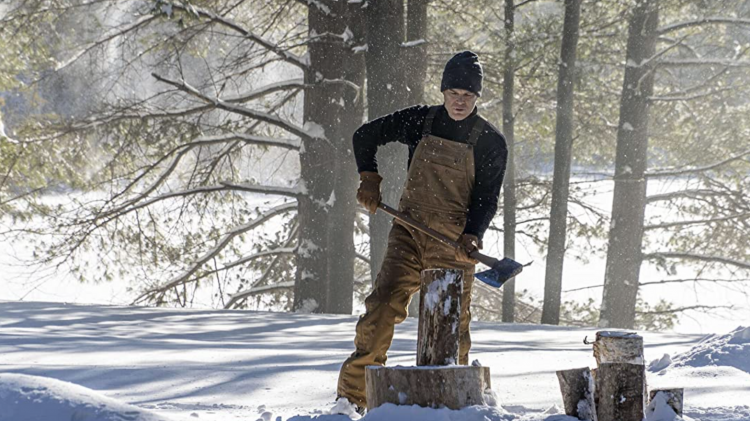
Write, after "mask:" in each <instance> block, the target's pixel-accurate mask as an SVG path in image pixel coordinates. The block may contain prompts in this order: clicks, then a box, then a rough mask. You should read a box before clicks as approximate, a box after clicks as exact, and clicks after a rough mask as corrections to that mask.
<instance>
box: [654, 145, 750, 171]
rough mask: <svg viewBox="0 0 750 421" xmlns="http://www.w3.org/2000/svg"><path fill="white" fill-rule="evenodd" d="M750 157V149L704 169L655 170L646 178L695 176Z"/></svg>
mask: <svg viewBox="0 0 750 421" xmlns="http://www.w3.org/2000/svg"><path fill="white" fill-rule="evenodd" d="M748 155H750V149H748V150H746V151H744V152H740V153H739V154H737V155H734V156H730V157H729V158H727V159H725V160H723V161H719V162H716V163H713V164H710V165H706V166H704V167H696V168H687V169H684V170H667V169H664V170H653V171H649V172H647V173H646V178H659V177H673V176H678V175H685V174H694V173H698V172H705V171H710V170H713V169H715V168H718V167H721V166H722V165H726V164H728V163H730V162H733V161H737V160H740V159H742V158H744V157H746V156H748Z"/></svg>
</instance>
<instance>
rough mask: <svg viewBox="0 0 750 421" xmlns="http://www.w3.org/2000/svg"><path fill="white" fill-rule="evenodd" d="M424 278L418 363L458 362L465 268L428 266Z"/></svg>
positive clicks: (419, 364) (426, 364)
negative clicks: (433, 267)
mask: <svg viewBox="0 0 750 421" xmlns="http://www.w3.org/2000/svg"><path fill="white" fill-rule="evenodd" d="M421 277H422V288H421V290H420V294H419V331H418V334H417V365H418V366H440V365H456V363H457V362H458V330H459V329H458V327H459V317H460V311H461V310H460V309H461V293H462V292H463V277H464V271H463V270H460V269H428V270H423V271H422V275H421Z"/></svg>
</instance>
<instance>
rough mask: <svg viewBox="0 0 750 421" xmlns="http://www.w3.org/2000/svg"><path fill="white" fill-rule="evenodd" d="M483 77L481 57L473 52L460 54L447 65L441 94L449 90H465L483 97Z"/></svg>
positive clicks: (441, 83)
mask: <svg viewBox="0 0 750 421" xmlns="http://www.w3.org/2000/svg"><path fill="white" fill-rule="evenodd" d="M482 75H483V73H482V65H481V64H480V63H479V56H477V55H476V54H474V53H473V52H471V51H464V52H461V53H458V54H456V55H455V56H453V58H451V59H450V60H448V63H446V65H445V70H443V81H442V82H440V92H443V91H445V90H447V89H465V90H467V91H469V92H473V93H475V94H477V96H481V93H482Z"/></svg>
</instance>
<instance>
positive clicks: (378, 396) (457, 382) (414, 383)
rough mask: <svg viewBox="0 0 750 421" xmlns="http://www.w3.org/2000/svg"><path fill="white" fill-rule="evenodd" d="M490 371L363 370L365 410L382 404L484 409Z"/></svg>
mask: <svg viewBox="0 0 750 421" xmlns="http://www.w3.org/2000/svg"><path fill="white" fill-rule="evenodd" d="M489 378H490V369H489V367H478V366H455V365H454V366H443V367H380V366H368V367H366V369H365V383H366V385H367V388H366V390H367V409H368V410H372V409H374V408H377V407H379V406H380V405H382V404H384V403H392V404H394V405H419V406H423V407H428V408H440V407H446V408H450V409H461V408H465V407H467V406H471V405H485V404H487V403H488V402H486V401H485V396H484V393H485V390H487V389H490V387H491V385H490V384H489Z"/></svg>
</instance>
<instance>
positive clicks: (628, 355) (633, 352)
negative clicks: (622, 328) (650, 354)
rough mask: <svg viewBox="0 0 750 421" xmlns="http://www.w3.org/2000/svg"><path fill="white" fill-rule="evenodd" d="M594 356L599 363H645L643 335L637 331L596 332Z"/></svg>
mask: <svg viewBox="0 0 750 421" xmlns="http://www.w3.org/2000/svg"><path fill="white" fill-rule="evenodd" d="M594 358H596V364H597V365H601V364H604V363H627V364H638V365H643V364H644V359H643V337H642V336H640V335H638V334H637V333H635V332H619V331H600V332H596V341H595V342H594Z"/></svg>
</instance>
